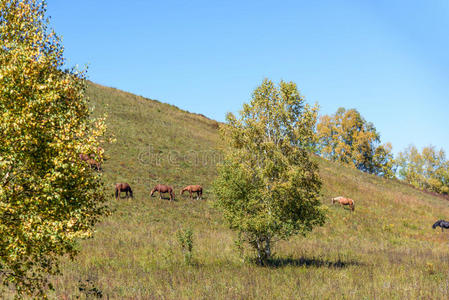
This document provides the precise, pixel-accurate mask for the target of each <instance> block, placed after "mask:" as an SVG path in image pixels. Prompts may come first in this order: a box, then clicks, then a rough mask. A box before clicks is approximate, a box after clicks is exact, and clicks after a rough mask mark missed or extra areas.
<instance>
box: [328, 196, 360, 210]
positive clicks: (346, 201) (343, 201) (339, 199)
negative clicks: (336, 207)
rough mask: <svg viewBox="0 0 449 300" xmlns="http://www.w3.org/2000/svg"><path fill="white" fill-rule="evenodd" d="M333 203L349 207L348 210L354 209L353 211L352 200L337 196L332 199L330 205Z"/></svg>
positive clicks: (353, 204)
mask: <svg viewBox="0 0 449 300" xmlns="http://www.w3.org/2000/svg"><path fill="white" fill-rule="evenodd" d="M335 202H338V203H340V205H349V208H350V209H351V210H352V211H354V209H355V203H354V200H352V199H349V198H345V197H342V196H339V197H335V198H332V204H334V203H335Z"/></svg>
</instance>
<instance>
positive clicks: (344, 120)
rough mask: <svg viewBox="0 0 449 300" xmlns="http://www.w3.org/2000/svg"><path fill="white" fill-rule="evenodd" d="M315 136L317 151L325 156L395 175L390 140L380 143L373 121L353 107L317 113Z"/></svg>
mask: <svg viewBox="0 0 449 300" xmlns="http://www.w3.org/2000/svg"><path fill="white" fill-rule="evenodd" d="M317 139H318V148H319V152H320V153H321V155H322V156H323V157H325V158H327V159H329V160H332V161H337V162H341V163H343V164H347V165H349V166H352V167H355V168H357V169H359V170H361V171H364V172H367V173H371V174H376V175H380V176H384V177H388V178H392V177H394V175H395V171H394V166H395V165H394V160H393V154H392V147H391V144H390V143H387V144H380V134H379V133H378V132H377V130H376V128H375V127H374V124H372V123H370V122H367V121H366V120H365V119H364V118H363V117H362V115H361V114H360V113H359V112H358V111H357V110H355V109H349V110H346V109H344V108H339V109H338V110H337V112H336V113H335V114H334V115H331V116H329V115H324V116H321V118H320V121H319V123H318V125H317Z"/></svg>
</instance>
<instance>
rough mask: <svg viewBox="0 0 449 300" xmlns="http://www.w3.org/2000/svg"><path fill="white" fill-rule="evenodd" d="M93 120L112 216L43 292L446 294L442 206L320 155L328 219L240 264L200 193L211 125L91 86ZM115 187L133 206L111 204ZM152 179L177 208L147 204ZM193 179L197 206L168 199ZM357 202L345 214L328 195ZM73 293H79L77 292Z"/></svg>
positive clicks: (213, 151)
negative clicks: (181, 240) (271, 257)
mask: <svg viewBox="0 0 449 300" xmlns="http://www.w3.org/2000/svg"><path fill="white" fill-rule="evenodd" d="M88 94H89V96H90V98H91V101H92V106H93V110H94V114H95V115H99V114H103V113H107V114H108V127H109V130H110V132H113V133H114V134H115V137H116V138H117V143H115V144H111V145H105V149H106V154H107V156H108V157H109V159H108V160H107V162H106V163H105V165H104V170H105V180H106V182H107V183H108V187H110V193H111V206H112V207H113V208H114V210H115V212H114V213H113V215H112V216H110V217H109V218H107V219H105V220H104V222H102V224H100V225H99V226H98V229H97V231H98V232H97V234H96V236H95V238H94V239H92V240H88V241H84V242H82V243H81V249H80V250H81V252H80V255H79V256H78V257H77V258H76V260H75V261H73V262H71V261H67V262H65V263H64V265H63V272H64V275H63V276H61V277H56V278H54V280H53V282H54V285H55V288H56V291H55V292H54V293H53V294H52V296H53V297H57V298H64V297H70V298H71V297H74V296H76V295H82V294H85V293H87V292H90V293H91V294H95V293H96V292H98V291H101V292H102V294H103V296H108V297H110V298H111V299H123V298H125V299H154V298H161V299H184V298H186V299H187V298H188V299H216V298H220V299H236V298H238V299H242V298H243V299H247V298H258V299H274V298H278V299H279V298H280V299H298V298H321V299H323V298H349V299H361V298H370V299H372V298H384V299H391V298H398V299H399V298H405V297H412V298H417V297H420V298H421V297H422V298H447V297H448V296H449V281H447V279H446V275H447V270H448V269H449V256H448V255H447V252H448V251H449V250H448V247H447V246H448V239H449V236H448V234H449V233H448V234H446V233H441V232H440V231H438V230H436V231H433V230H432V229H431V225H432V224H433V222H434V221H435V220H436V219H437V218H444V217H445V216H448V215H449V208H448V205H447V204H448V203H447V202H446V201H444V200H442V199H439V198H436V197H433V196H431V195H427V194H425V193H422V192H419V191H417V190H415V189H412V188H410V187H408V186H406V185H404V184H401V183H399V182H396V181H389V180H384V179H381V178H377V177H374V176H371V175H367V174H364V173H361V172H359V171H357V170H353V169H348V168H345V167H342V166H339V165H336V164H333V163H330V162H327V161H324V160H321V159H318V158H317V159H318V160H319V164H320V170H321V171H320V172H321V176H322V179H323V191H322V201H323V203H324V204H325V205H328V206H329V213H328V216H329V218H328V220H327V223H326V224H325V225H324V226H323V227H320V228H316V229H315V230H314V231H313V232H312V233H311V234H310V235H308V236H307V237H305V238H304V237H295V238H293V239H291V240H290V241H288V242H280V243H279V244H277V246H276V248H275V251H276V253H277V257H278V264H277V265H276V266H273V267H270V268H262V267H258V266H255V265H252V264H248V263H245V262H243V261H242V259H241V258H240V256H239V254H238V251H236V248H235V246H234V244H233V240H234V238H235V234H234V233H233V232H231V231H230V230H228V229H227V227H226V225H225V223H224V222H223V219H222V217H221V215H220V213H219V212H217V211H216V209H215V208H214V207H213V205H212V203H213V202H214V198H213V196H212V195H211V194H210V192H209V188H210V185H211V182H212V181H213V179H214V176H215V163H216V162H217V161H219V160H220V156H219V152H218V151H217V149H218V148H219V145H220V142H219V136H218V132H217V122H215V121H213V120H209V119H207V118H205V117H203V116H201V115H195V114H190V113H187V112H184V111H181V110H180V109H178V108H176V107H174V106H170V105H167V104H163V103H160V102H157V101H153V100H149V99H145V98H142V97H138V96H135V95H132V94H129V93H125V92H122V91H119V90H116V89H112V88H106V87H102V86H99V85H96V84H90V86H89V90H88ZM120 181H126V182H128V183H130V184H131V186H132V187H133V189H134V193H135V198H134V199H129V200H127V199H119V201H115V200H114V199H113V196H112V193H113V186H112V184H113V183H114V182H120ZM156 183H167V184H170V185H173V186H174V187H175V190H176V193H177V194H176V200H177V201H176V202H174V203H171V202H169V201H167V200H159V199H158V198H157V197H154V198H151V197H149V191H150V190H151V188H152V187H153V185H155V184H156ZM187 184H202V185H203V186H204V187H205V197H204V198H205V200H203V201H195V200H194V201H191V200H189V199H187V198H181V197H180V196H179V189H180V188H181V187H183V186H184V185H187ZM337 195H345V196H348V197H351V198H353V199H355V200H356V210H355V212H354V213H351V212H349V211H348V210H344V209H342V208H341V207H338V206H332V205H331V204H330V197H331V196H337ZM186 228H191V229H192V230H193V234H194V235H193V237H194V247H193V252H194V262H195V264H194V265H192V266H187V265H185V264H184V260H183V255H182V252H181V249H180V247H179V244H178V241H177V238H176V232H177V231H178V230H179V229H186ZM80 286H81V287H82V288H83V287H84V290H83V291H80V289H79V288H80Z"/></svg>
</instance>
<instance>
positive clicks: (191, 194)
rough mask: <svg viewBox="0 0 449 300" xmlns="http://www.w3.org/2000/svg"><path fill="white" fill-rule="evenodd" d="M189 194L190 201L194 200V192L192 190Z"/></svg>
mask: <svg viewBox="0 0 449 300" xmlns="http://www.w3.org/2000/svg"><path fill="white" fill-rule="evenodd" d="M189 194H190V200H193V192H192V190H190V191H189Z"/></svg>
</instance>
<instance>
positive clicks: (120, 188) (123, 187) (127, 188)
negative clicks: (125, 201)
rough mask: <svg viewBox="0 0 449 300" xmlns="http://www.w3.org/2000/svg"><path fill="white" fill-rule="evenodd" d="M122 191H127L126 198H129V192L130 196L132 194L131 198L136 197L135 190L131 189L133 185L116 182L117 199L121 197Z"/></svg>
mask: <svg viewBox="0 0 449 300" xmlns="http://www.w3.org/2000/svg"><path fill="white" fill-rule="evenodd" d="M121 192H125V193H126V198H128V193H129V196H131V198H134V197H133V190H132V189H131V187H130V186H129V184H127V183H116V184H115V199H116V200H117V199H118V198H119V197H120V193H121Z"/></svg>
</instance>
